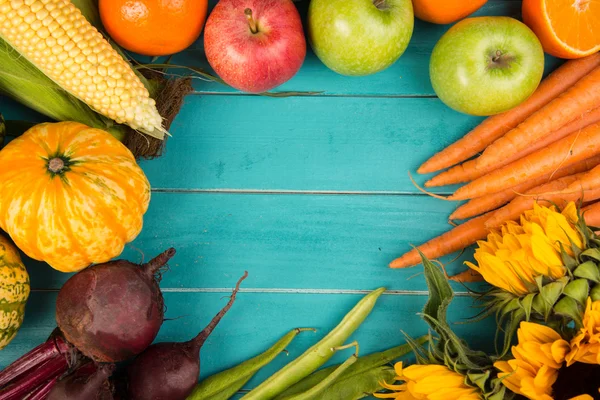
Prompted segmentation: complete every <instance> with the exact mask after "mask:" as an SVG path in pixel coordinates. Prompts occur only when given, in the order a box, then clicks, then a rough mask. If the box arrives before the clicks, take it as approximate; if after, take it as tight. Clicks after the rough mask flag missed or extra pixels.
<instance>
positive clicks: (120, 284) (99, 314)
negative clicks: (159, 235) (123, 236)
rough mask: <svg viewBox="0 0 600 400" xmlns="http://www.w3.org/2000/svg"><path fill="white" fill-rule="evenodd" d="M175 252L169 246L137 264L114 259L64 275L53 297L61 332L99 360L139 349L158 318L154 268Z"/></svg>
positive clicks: (159, 305)
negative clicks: (65, 280)
mask: <svg viewBox="0 0 600 400" xmlns="http://www.w3.org/2000/svg"><path fill="white" fill-rule="evenodd" d="M174 255H175V249H173V248H171V249H168V250H167V251H165V252H163V253H162V254H160V255H158V256H157V257H156V258H154V259H152V260H150V261H149V262H148V263H146V264H143V265H142V266H139V265H136V264H132V263H130V262H128V261H125V260H117V261H112V262H109V263H106V264H98V265H94V266H92V267H90V268H87V269H85V270H83V271H81V272H80V273H78V274H75V275H73V276H72V277H71V278H69V280H68V281H67V282H66V283H65V284H64V285H63V287H62V288H61V290H60V292H59V293H58V298H57V299H56V322H57V323H58V327H59V328H60V330H61V332H62V333H63V335H64V336H65V338H66V339H67V340H68V341H69V343H71V344H73V345H74V346H75V347H76V348H77V349H78V350H79V351H81V352H82V353H83V354H85V355H86V356H87V357H90V358H91V359H93V360H95V361H99V362H118V361H123V360H127V359H128V358H131V357H132V356H135V355H136V354H139V353H141V352H142V351H144V350H145V349H146V348H147V347H148V346H149V345H150V344H151V343H152V341H153V340H154V338H155V337H156V334H157V333H158V330H159V329H160V326H161V325H162V322H163V311H164V310H163V308H164V301H163V296H162V294H161V292H160V288H159V287H158V281H157V279H156V274H157V273H158V271H159V269H160V268H161V267H163V266H165V265H166V264H167V262H169V260H170V259H171V258H172V257H173V256H174Z"/></svg>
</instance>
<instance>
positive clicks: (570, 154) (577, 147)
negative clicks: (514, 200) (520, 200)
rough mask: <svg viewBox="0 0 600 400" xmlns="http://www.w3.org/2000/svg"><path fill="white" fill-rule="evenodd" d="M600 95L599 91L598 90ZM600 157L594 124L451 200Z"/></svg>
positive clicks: (463, 189)
mask: <svg viewBox="0 0 600 400" xmlns="http://www.w3.org/2000/svg"><path fill="white" fill-rule="evenodd" d="M599 91H600V90H599ZM597 154H600V123H596V124H592V125H589V126H587V127H586V128H584V129H582V130H581V131H577V132H574V133H572V134H570V135H569V136H567V137H565V138H563V139H561V140H559V141H557V142H555V143H553V144H551V145H550V146H548V147H546V148H544V149H541V150H538V151H536V152H535V153H532V154H530V155H528V156H526V157H524V158H521V159H520V160H517V161H515V162H513V163H511V164H508V165H506V166H504V167H502V168H500V169H497V170H495V171H493V172H491V173H489V174H487V175H485V176H482V177H481V178H479V179H476V180H474V181H473V182H471V183H469V184H467V185H465V186H463V187H461V188H459V189H458V190H457V191H456V192H455V193H454V194H453V195H452V196H450V197H448V199H449V200H466V199H472V198H475V197H481V196H485V195H487V194H492V193H497V192H500V191H503V190H506V189H508V188H511V187H513V186H516V185H518V184H520V183H522V182H525V181H527V180H531V179H535V178H538V177H540V176H543V175H545V174H548V173H552V172H554V171H556V170H557V169H558V168H560V167H561V166H562V167H567V166H570V165H573V164H575V163H577V162H579V161H583V160H585V159H587V158H590V157H593V156H595V155H597Z"/></svg>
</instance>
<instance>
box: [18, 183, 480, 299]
mask: <svg viewBox="0 0 600 400" xmlns="http://www.w3.org/2000/svg"><path fill="white" fill-rule="evenodd" d="M450 211H451V206H450V204H448V203H445V202H443V201H440V200H437V199H432V198H428V197H423V196H375V195H369V196H347V195H269V194H223V193H154V194H153V199H152V201H151V204H150V209H149V211H148V213H147V215H146V217H145V227H144V229H143V231H142V233H141V235H140V236H139V238H138V239H137V240H136V241H135V242H133V244H132V245H130V246H128V249H127V250H126V251H125V254H124V255H123V257H125V258H127V259H129V260H131V261H135V262H141V261H142V255H141V254H143V255H145V257H146V260H148V259H149V258H151V257H154V256H155V255H156V254H158V253H160V252H162V251H164V250H165V249H166V248H168V247H171V246H173V247H176V248H177V251H178V253H177V255H176V257H175V258H174V259H173V261H172V262H171V268H170V270H169V271H168V272H167V273H165V274H164V277H163V281H162V286H163V287H165V288H186V289H189V290H194V291H201V290H203V288H223V287H228V286H229V285H230V284H231V282H232V281H233V280H234V279H235V278H236V277H238V276H239V275H241V274H242V272H243V271H244V270H248V271H249V273H250V277H249V278H248V280H247V282H246V285H245V286H246V288H258V289H261V290H262V289H283V290H299V289H318V290H325V291H339V290H356V289H369V288H372V287H375V286H385V287H387V288H388V289H392V290H400V291H406V290H412V291H414V290H426V286H425V283H424V279H423V277H422V275H421V274H420V273H421V271H422V269H421V268H420V267H416V268H411V269H405V270H391V269H389V268H388V267H387V265H388V263H389V262H390V261H391V260H392V259H393V258H395V257H397V256H399V255H400V254H401V253H403V252H405V251H408V250H409V249H410V245H411V244H415V245H417V244H421V243H422V242H424V241H426V240H428V239H430V238H432V237H434V236H436V235H438V234H440V233H442V232H444V231H446V230H448V229H449V228H450V225H448V223H447V222H446V218H447V216H448V214H449V213H450ZM467 254H469V255H470V253H469V252H467ZM450 258H452V257H446V258H445V259H444V260H446V261H448V260H449V259H450ZM463 259H464V257H463ZM27 265H28V268H29V271H30V274H31V282H32V285H33V287H35V288H41V289H57V288H60V286H61V284H62V282H63V281H64V280H65V279H67V277H68V275H66V274H62V273H59V272H54V271H53V270H52V269H51V268H49V267H48V266H46V265H41V264H38V263H35V264H33V263H32V262H27ZM464 268H465V267H464V266H463V265H462V263H461V262H458V261H457V262H455V263H453V264H451V265H450V266H449V271H450V272H455V271H459V270H462V269H464ZM414 275H417V276H416V277H413V276H414ZM410 278H412V279H410ZM456 288H457V289H459V290H464V289H463V288H462V286H460V285H458V286H456Z"/></svg>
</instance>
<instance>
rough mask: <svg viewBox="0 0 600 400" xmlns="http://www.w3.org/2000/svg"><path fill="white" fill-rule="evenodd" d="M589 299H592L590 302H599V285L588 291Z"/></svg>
mask: <svg viewBox="0 0 600 400" xmlns="http://www.w3.org/2000/svg"><path fill="white" fill-rule="evenodd" d="M590 297H591V298H592V301H598V300H600V285H596V286H594V287H593V288H592V290H590Z"/></svg>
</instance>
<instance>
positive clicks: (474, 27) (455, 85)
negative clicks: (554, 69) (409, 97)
mask: <svg viewBox="0 0 600 400" xmlns="http://www.w3.org/2000/svg"><path fill="white" fill-rule="evenodd" d="M543 73H544V51H543V50H542V46H541V45H540V41H539V40H538V39H537V37H536V36H535V34H534V33H533V32H532V31H531V30H530V29H529V28H528V27H527V26H526V25H525V24H523V23H522V22H520V21H518V20H516V19H514V18H510V17H473V18H466V19H463V20H462V21H459V22H457V23H456V24H454V25H453V26H452V27H451V28H450V29H449V30H448V31H447V32H446V33H444V35H443V36H442V37H441V39H440V40H439V41H438V42H437V44H436V45H435V47H434V48H433V51H432V53H431V58H430V61H429V78H430V80H431V85H432V86H433V90H434V91H435V93H436V94H437V95H438V97H439V98H440V100H442V101H443V102H444V103H445V104H446V105H447V106H448V107H451V108H453V109H454V110H457V111H460V112H463V113H466V114H471V115H492V114H498V113H501V112H505V111H507V110H510V109H511V108H513V107H516V106H517V105H519V104H521V103H522V102H524V101H525V100H527V98H528V97H529V96H531V95H532V94H533V92H535V90H536V88H537V87H538V85H539V84H540V80H541V79H542V75H543Z"/></svg>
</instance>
